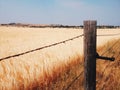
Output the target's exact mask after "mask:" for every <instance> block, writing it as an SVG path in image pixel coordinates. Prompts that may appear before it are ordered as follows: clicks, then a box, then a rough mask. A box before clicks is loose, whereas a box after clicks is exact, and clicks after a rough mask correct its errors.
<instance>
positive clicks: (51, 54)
mask: <svg viewBox="0 0 120 90" xmlns="http://www.w3.org/2000/svg"><path fill="white" fill-rule="evenodd" d="M119 32H120V30H104V31H103V30H98V34H104V33H119ZM82 33H83V30H79V29H58V28H55V29H53V28H22V27H21V28H17V27H0V58H3V57H6V56H9V55H14V54H18V53H21V52H25V51H28V50H32V49H35V48H38V47H42V46H45V45H49V44H52V43H55V42H59V41H62V40H66V39H69V38H71V37H74V36H77V35H80V34H82ZM103 38H104V39H103ZM113 38H116V39H117V38H119V37H118V36H109V37H98V40H97V41H98V42H97V43H98V45H102V44H104V43H106V42H107V41H109V40H111V39H113ZM82 55H83V37H81V38H79V39H75V40H73V41H69V42H66V43H63V44H60V45H57V46H54V47H49V48H46V49H43V50H40V51H36V52H32V53H28V54H26V55H22V56H19V57H15V58H10V59H6V60H3V61H0V72H1V73H0V90H23V89H24V90H33V89H40V90H41V89H42V90H44V89H45V90H53V89H55V90H57V89H59V90H60V89H63V88H64V87H65V83H64V82H63V83H61V85H60V86H58V87H59V88H58V87H56V86H54V85H53V83H55V82H56V81H57V82H58V81H64V79H62V80H59V79H60V78H58V77H59V76H60V75H63V74H65V75H66V71H68V70H69V69H70V67H74V66H76V65H78V63H79V64H81V63H80V62H82ZM76 67H77V66H76ZM73 69H74V68H73ZM71 73H72V72H71ZM78 73H79V72H78V71H77V72H75V74H76V75H77V74H78ZM70 81H72V80H70ZM70 81H69V80H68V81H67V82H68V83H69V82H70ZM51 83H52V84H51ZM52 85H53V86H52ZM56 85H57V84H56ZM60 87H61V88H60Z"/></svg>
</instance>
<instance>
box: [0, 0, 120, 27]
mask: <svg viewBox="0 0 120 90" xmlns="http://www.w3.org/2000/svg"><path fill="white" fill-rule="evenodd" d="M83 20H97V21H98V24H106V25H120V0H0V23H11V22H16V23H33V24H63V25H81V24H82V23H83Z"/></svg>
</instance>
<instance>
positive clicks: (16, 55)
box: [0, 34, 83, 61]
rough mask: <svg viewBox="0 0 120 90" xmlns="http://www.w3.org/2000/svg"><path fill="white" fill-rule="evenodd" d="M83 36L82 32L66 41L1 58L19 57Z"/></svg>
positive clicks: (0, 59)
mask: <svg viewBox="0 0 120 90" xmlns="http://www.w3.org/2000/svg"><path fill="white" fill-rule="evenodd" d="M82 36H83V34H81V35H79V36H75V37H73V38H70V39H67V40H64V41H60V42H57V43H53V44H50V45H47V46H43V47H40V48H36V49H33V50H29V51H26V52H22V53H19V54H15V55H11V56H7V57H4V58H0V61H2V60H5V59H9V58H13V57H18V56H21V55H24V54H28V53H31V52H35V51H38V50H41V49H45V48H48V47H52V46H56V45H59V44H62V43H66V42H69V41H71V40H74V39H77V38H80V37H82Z"/></svg>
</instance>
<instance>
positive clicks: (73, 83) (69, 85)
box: [64, 71, 84, 90]
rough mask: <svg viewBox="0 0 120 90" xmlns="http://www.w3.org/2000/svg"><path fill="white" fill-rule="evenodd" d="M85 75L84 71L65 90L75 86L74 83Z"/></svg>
mask: <svg viewBox="0 0 120 90" xmlns="http://www.w3.org/2000/svg"><path fill="white" fill-rule="evenodd" d="M83 73H84V71H82V72H81V73H80V74H79V75H78V76H77V77H76V78H75V79H74V80H73V81H72V82H71V83H70V84H69V85H68V86H67V88H65V89H64V90H68V89H69V88H70V87H71V86H72V85H73V84H74V82H75V81H77V80H78V79H79V78H80V77H81V76H82V74H83Z"/></svg>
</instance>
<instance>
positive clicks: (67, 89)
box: [64, 40, 120, 90]
mask: <svg viewBox="0 0 120 90" xmlns="http://www.w3.org/2000/svg"><path fill="white" fill-rule="evenodd" d="M118 42H119V40H117V41H116V42H115V43H113V45H112V46H111V47H109V48H108V49H107V50H106V51H104V52H103V53H102V54H101V55H104V54H106V52H107V51H109V50H110V49H111V48H113V47H114V46H115V45H116V44H117V43H118ZM118 48H119V47H118ZM119 56H120V54H118V56H117V57H119ZM109 65H110V62H109V64H108V65H107V66H106V67H105V68H104V70H103V72H102V76H103V75H104V73H105V71H106V69H107V68H108V66H109ZM82 66H83V64H82ZM82 74H83V71H82V72H81V73H80V74H79V75H78V76H77V77H76V78H75V79H74V80H73V81H72V82H71V83H70V84H69V85H68V86H67V88H66V89H64V90H69V88H70V87H71V86H72V85H73V84H74V82H75V81H77V80H78V79H79V78H80V77H81V75H82ZM99 81H100V80H98V81H97V82H99Z"/></svg>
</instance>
